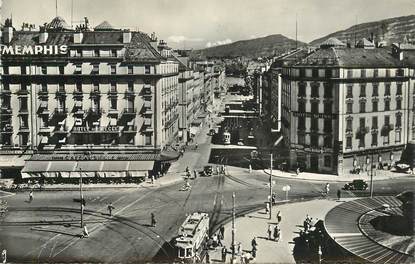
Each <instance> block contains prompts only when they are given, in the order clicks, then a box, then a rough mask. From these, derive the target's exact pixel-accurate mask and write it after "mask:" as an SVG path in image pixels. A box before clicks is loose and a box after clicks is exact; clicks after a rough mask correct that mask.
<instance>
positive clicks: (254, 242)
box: [251, 237, 258, 258]
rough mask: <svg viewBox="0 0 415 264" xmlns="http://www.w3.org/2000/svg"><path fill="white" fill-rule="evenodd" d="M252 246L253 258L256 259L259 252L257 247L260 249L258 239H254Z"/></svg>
mask: <svg viewBox="0 0 415 264" xmlns="http://www.w3.org/2000/svg"><path fill="white" fill-rule="evenodd" d="M251 246H252V256H253V257H254V258H255V257H256V251H257V249H258V248H257V247H258V243H257V242H256V237H254V238H253V239H252V241H251Z"/></svg>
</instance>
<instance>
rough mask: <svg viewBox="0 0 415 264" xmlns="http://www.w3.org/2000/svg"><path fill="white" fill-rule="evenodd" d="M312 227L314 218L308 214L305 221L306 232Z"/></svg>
mask: <svg viewBox="0 0 415 264" xmlns="http://www.w3.org/2000/svg"><path fill="white" fill-rule="evenodd" d="M311 227H313V218H312V217H310V216H309V215H306V217H305V219H304V221H303V228H304V232H305V233H307V232H308V231H309V230H310V228H311Z"/></svg>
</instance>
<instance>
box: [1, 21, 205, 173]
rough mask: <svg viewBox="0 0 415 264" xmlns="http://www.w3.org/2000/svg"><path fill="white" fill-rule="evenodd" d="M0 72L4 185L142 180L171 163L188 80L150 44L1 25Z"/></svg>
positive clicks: (136, 35) (132, 35) (129, 36)
mask: <svg viewBox="0 0 415 264" xmlns="http://www.w3.org/2000/svg"><path fill="white" fill-rule="evenodd" d="M1 63H2V74H1V75H2V76H1V78H2V79H1V87H0V96H1V115H0V119H1V123H0V168H1V172H2V177H18V175H19V174H20V173H21V175H22V177H23V178H25V177H26V178H27V177H39V176H40V177H56V176H57V177H78V176H79V173H80V172H82V173H85V175H87V176H90V177H125V176H132V177H135V176H137V177H145V176H147V175H149V174H151V173H160V172H163V171H165V169H166V164H168V163H169V162H171V161H174V160H175V159H177V156H178V155H177V153H175V152H173V151H167V150H166V146H168V145H169V144H170V143H172V142H173V141H174V140H175V139H176V137H177V136H178V133H179V95H180V89H179V85H180V84H179V83H181V82H179V80H181V79H183V78H187V73H186V72H182V73H180V72H179V63H178V61H177V60H176V59H174V57H173V56H172V54H171V50H170V48H169V47H168V46H167V43H165V42H163V41H160V42H158V41H157V38H156V37H155V35H154V34H153V35H151V36H148V35H147V34H145V33H142V32H138V31H129V30H120V29H114V28H112V27H111V25H110V24H109V23H108V22H103V23H101V24H100V25H98V26H96V27H95V28H93V29H92V28H90V27H89V25H88V23H87V21H86V23H85V24H84V25H81V26H79V27H78V28H77V29H76V30H72V29H71V28H70V27H69V26H68V25H67V24H66V22H65V21H64V20H63V19H62V18H60V17H57V18H55V19H53V20H52V22H51V23H49V24H46V25H45V26H44V27H41V28H40V30H39V31H34V29H33V28H23V29H22V30H20V31H17V30H16V29H14V28H13V25H12V21H11V20H7V21H6V23H5V25H4V27H3V30H2V56H1ZM197 98H198V97H197V95H196V96H195V97H193V98H192V103H193V104H194V105H195V106H197V102H194V100H197Z"/></svg>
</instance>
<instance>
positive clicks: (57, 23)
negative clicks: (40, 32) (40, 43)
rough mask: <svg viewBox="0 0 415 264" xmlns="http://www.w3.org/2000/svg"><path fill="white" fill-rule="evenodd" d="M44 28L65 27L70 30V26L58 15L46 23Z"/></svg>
mask: <svg viewBox="0 0 415 264" xmlns="http://www.w3.org/2000/svg"><path fill="white" fill-rule="evenodd" d="M46 29H60V30H62V29H66V30H71V27H70V26H69V25H68V24H67V23H66V21H65V19H63V18H62V17H60V16H57V17H55V18H54V19H52V21H51V22H50V23H49V24H47V25H46Z"/></svg>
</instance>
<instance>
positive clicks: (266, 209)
mask: <svg viewBox="0 0 415 264" xmlns="http://www.w3.org/2000/svg"><path fill="white" fill-rule="evenodd" d="M265 213H267V214H268V213H269V202H265Z"/></svg>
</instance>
